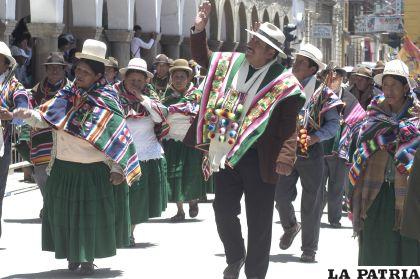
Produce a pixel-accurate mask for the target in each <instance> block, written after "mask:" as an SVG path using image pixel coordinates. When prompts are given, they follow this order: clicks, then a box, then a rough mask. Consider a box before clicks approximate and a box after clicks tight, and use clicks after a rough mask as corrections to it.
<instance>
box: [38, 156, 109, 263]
mask: <svg viewBox="0 0 420 279" xmlns="http://www.w3.org/2000/svg"><path fill="white" fill-rule="evenodd" d="M115 220H116V215H115V195H114V186H113V185H112V184H111V183H110V182H109V168H108V167H107V166H106V165H105V164H104V163H100V162H99V163H92V164H79V163H73V162H66V161H60V160H57V159H56V160H55V163H54V166H53V168H52V170H51V174H50V176H49V178H48V180H47V183H46V186H45V196H44V217H43V218H42V250H44V251H51V252H55V257H56V258H57V259H67V260H68V261H71V262H92V261H93V260H94V259H95V258H105V257H110V256H114V255H115V253H116V239H115V236H116V227H115Z"/></svg>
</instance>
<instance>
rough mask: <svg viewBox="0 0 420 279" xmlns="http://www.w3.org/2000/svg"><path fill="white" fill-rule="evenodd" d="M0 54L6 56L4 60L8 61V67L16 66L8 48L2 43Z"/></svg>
mask: <svg viewBox="0 0 420 279" xmlns="http://www.w3.org/2000/svg"><path fill="white" fill-rule="evenodd" d="M0 54H3V55H4V56H6V58H7V59H8V60H9V61H10V66H14V65H15V64H16V60H15V58H13V56H12V53H11V52H10V48H9V47H8V46H7V45H6V44H5V43H4V42H1V41H0Z"/></svg>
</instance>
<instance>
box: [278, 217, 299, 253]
mask: <svg viewBox="0 0 420 279" xmlns="http://www.w3.org/2000/svg"><path fill="white" fill-rule="evenodd" d="M300 228H301V226H300V224H299V223H296V225H294V226H293V227H291V228H290V229H287V230H285V231H284V233H283V235H282V236H281V238H280V245H279V246H280V249H282V250H286V249H288V248H289V247H290V246H291V245H292V243H293V240H294V239H295V237H296V235H297V234H298V233H299V231H300Z"/></svg>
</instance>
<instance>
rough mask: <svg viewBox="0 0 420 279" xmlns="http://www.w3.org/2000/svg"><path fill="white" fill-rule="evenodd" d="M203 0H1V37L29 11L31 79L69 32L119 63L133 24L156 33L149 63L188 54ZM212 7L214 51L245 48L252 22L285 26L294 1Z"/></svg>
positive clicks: (216, 0)
mask: <svg viewBox="0 0 420 279" xmlns="http://www.w3.org/2000/svg"><path fill="white" fill-rule="evenodd" d="M201 2H202V0H0V37H1V40H3V41H5V42H6V43H10V36H11V33H12V32H13V30H14V28H15V26H16V24H17V22H18V21H19V20H20V19H22V18H23V17H26V16H28V15H30V22H29V23H28V24H27V26H28V29H29V32H30V33H31V35H32V37H33V38H35V40H34V45H33V65H34V67H35V68H34V73H35V80H39V79H40V78H41V77H42V76H43V75H44V67H43V66H42V62H43V61H44V60H45V58H46V57H47V56H48V54H49V53H50V52H51V51H57V38H58V36H59V35H60V34H62V33H66V32H70V33H72V34H73V35H74V36H75V37H76V39H77V46H78V48H79V49H81V46H82V44H83V41H84V40H85V39H87V38H94V39H98V40H102V41H104V42H106V43H107V44H108V52H109V53H108V54H109V55H110V56H113V57H116V58H117V59H118V60H119V62H120V65H127V63H128V61H129V59H130V42H131V39H132V36H133V31H132V30H133V26H134V25H136V24H138V25H140V26H141V27H142V29H143V32H144V36H145V39H148V37H150V35H151V32H156V33H158V37H157V40H156V41H157V42H156V43H155V45H154V46H153V47H152V49H150V50H142V57H144V58H145V59H146V60H147V61H148V62H149V63H150V62H151V61H153V58H154V57H155V56H156V55H157V54H158V53H165V54H167V55H168V56H170V57H171V58H179V57H184V58H189V56H190V41H189V37H190V27H191V26H192V24H193V21H194V17H195V14H196V12H197V9H198V6H199V4H200V3H201ZM210 2H212V4H213V10H212V14H211V18H210V22H209V26H208V28H207V32H208V38H209V45H210V48H211V49H213V50H224V51H232V50H243V49H244V48H245V45H246V42H247V41H248V33H247V32H246V31H245V28H249V27H250V26H251V24H252V23H253V22H255V21H269V22H272V23H273V24H275V25H276V26H278V27H280V28H283V26H284V24H287V23H289V19H291V18H292V14H291V13H292V9H291V7H292V2H293V1H292V0H280V1H275V0H261V1H260V0H258V1H257V0H211V1H210Z"/></svg>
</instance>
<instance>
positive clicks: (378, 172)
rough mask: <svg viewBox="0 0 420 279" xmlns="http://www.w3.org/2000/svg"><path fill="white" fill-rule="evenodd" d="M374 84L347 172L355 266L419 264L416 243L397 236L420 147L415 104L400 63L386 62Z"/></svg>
mask: <svg viewBox="0 0 420 279" xmlns="http://www.w3.org/2000/svg"><path fill="white" fill-rule="evenodd" d="M375 82H376V83H377V84H379V85H381V86H382V89H383V92H384V94H383V95H381V96H376V97H374V98H373V100H372V102H371V104H370V105H369V107H368V109H367V118H366V119H365V122H364V123H363V126H362V128H361V130H360V133H359V138H358V143H357V150H356V152H355V154H354V162H355V163H354V164H353V166H352V168H351V170H350V180H351V182H352V184H353V185H354V190H353V196H352V199H351V209H352V214H353V227H354V231H355V233H356V234H357V235H358V236H359V265H382V266H388V265H419V264H420V245H419V242H418V241H416V240H414V239H411V238H408V237H405V236H402V235H401V233H400V229H401V223H402V222H401V220H402V215H403V208H404V203H405V200H406V198H407V189H408V185H407V177H408V175H409V174H410V172H411V170H412V164H413V160H414V154H415V152H416V149H417V148H418V147H419V143H420V132H419V128H418V127H419V126H418V125H419V115H418V110H417V109H418V106H419V104H418V103H417V102H416V101H415V99H414V98H413V95H412V92H411V91H410V87H409V80H408V68H407V66H406V65H405V64H404V62H402V61H400V60H393V61H390V62H388V63H386V65H385V69H384V72H383V74H379V75H376V76H375ZM416 111H417V112H416ZM411 198H413V197H411ZM415 199H417V200H419V199H420V197H415ZM412 222H418V216H417V219H415V220H412Z"/></svg>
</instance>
